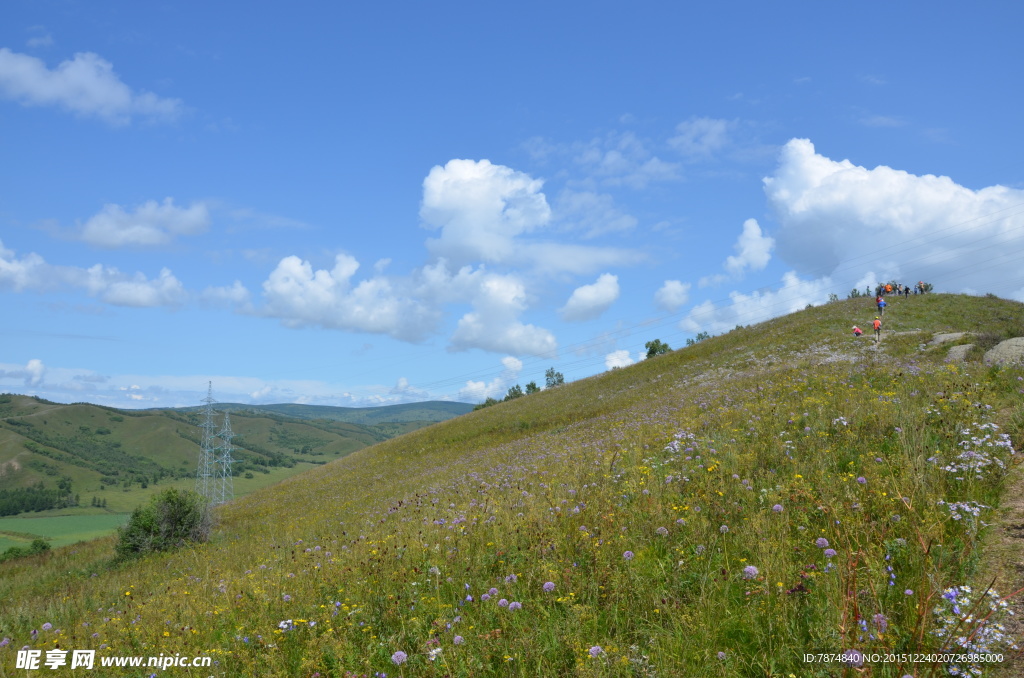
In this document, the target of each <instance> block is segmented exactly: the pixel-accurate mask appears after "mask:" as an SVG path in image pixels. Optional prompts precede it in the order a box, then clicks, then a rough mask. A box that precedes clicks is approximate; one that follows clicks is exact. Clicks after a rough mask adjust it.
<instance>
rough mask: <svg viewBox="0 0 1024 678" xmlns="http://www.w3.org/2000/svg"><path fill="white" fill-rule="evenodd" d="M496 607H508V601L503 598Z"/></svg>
mask: <svg viewBox="0 0 1024 678" xmlns="http://www.w3.org/2000/svg"><path fill="white" fill-rule="evenodd" d="M498 607H508V600H506V599H505V598H502V599H501V600H499V601H498Z"/></svg>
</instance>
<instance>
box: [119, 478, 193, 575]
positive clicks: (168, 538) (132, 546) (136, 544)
mask: <svg viewBox="0 0 1024 678" xmlns="http://www.w3.org/2000/svg"><path fill="white" fill-rule="evenodd" d="M104 501H106V500H104ZM211 522H212V521H211V516H210V507H209V503H208V502H207V500H206V499H205V498H204V497H203V496H201V495H199V494H197V493H196V492H193V491H191V490H178V489H176V488H173V487H172V488H169V489H166V490H164V491H163V492H161V493H160V494H158V495H156V496H154V497H153V498H152V499H151V500H150V502H149V504H147V505H145V506H140V507H138V508H137V509H135V510H134V511H132V515H131V517H130V518H129V519H128V523H127V524H125V526H124V527H122V528H120V529H119V530H118V535H117V544H116V545H115V547H114V549H115V550H116V552H117V556H118V558H121V559H125V558H134V557H138V556H143V555H146V554H147V553H150V552H153V551H166V550H168V549H172V548H177V547H179V546H183V545H185V544H186V543H188V542H203V541H206V540H207V539H209V537H210V529H211V528H212V524H211Z"/></svg>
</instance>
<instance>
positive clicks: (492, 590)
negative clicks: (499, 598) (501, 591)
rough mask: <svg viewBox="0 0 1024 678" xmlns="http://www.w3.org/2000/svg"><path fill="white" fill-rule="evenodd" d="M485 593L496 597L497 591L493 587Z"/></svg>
mask: <svg viewBox="0 0 1024 678" xmlns="http://www.w3.org/2000/svg"><path fill="white" fill-rule="evenodd" d="M487 592H488V593H490V594H491V595H492V596H496V595H498V589H496V588H494V587H491V588H489V589H487Z"/></svg>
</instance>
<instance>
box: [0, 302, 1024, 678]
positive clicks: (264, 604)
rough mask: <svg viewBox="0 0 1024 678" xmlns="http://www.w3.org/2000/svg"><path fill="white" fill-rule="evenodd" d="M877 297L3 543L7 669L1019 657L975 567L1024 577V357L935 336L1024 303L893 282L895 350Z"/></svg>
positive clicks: (710, 664) (812, 669)
mask: <svg viewBox="0 0 1024 678" xmlns="http://www.w3.org/2000/svg"><path fill="white" fill-rule="evenodd" d="M866 316H873V313H872V311H871V308H870V306H869V304H868V303H867V302H865V301H863V300H849V301H843V302H837V303H833V304H829V305H827V306H824V307H818V308H812V309H808V310H805V311H800V312H798V313H794V314H792V315H790V316H786V317H784V318H779V319H776V320H773V321H770V322H767V323H763V324H761V325H758V326H754V327H748V328H739V329H737V330H734V331H733V332H730V333H728V334H727V335H724V336H721V337H715V338H712V339H709V340H706V341H703V342H700V343H699V344H697V345H695V346H693V347H690V348H687V349H684V350H680V351H676V352H673V353H670V354H667V355H664V356H661V357H658V358H655V359H652V360H648V361H644V362H642V363H640V364H638V365H634V366H631V367H628V368H624V369H619V370H614V371H611V372H608V373H605V374H603V375H600V376H596V377H592V378H590V379H586V380H583V381H580V382H576V383H573V384H569V385H566V386H563V387H560V388H557V389H552V390H546V391H543V392H541V393H539V394H536V395H531V396H528V397H524V398H520V399H517V400H514V401H511V402H508V403H502V404H499V405H496V406H494V407H490V408H486V409H483V410H480V411H477V412H473V413H470V414H467V415H465V416H463V417H459V418H458V419H455V420H452V421H449V422H444V423H441V424H437V425H435V426H432V427H429V428H426V429H422V430H418V431H415V432H412V433H409V434H407V435H405V436H402V437H400V438H396V439H392V440H388V441H385V442H382V443H379V444H377V445H374V446H372V447H368V448H366V449H362V450H360V451H358V452H355V453H353V454H349V455H347V456H345V457H343V458H341V459H339V460H337V461H334V462H332V463H330V464H327V465H325V466H322V467H319V468H316V469H313V470H311V471H309V472H307V473H304V474H302V475H301V476H297V477H293V478H291V479H288V480H286V481H284V482H282V483H280V484H278V485H275V486H273V487H269V488H265V489H263V490H260V491H257V492H253V493H252V494H250V495H249V496H247V497H245V498H243V499H240V500H238V501H236V502H234V503H233V504H231V505H228V506H225V507H223V508H222V509H221V510H220V513H219V520H220V522H219V526H218V528H217V530H216V533H215V535H214V537H213V539H212V541H211V542H210V543H208V544H204V545H198V546H194V547H191V548H188V549H186V550H182V551H179V552H176V553H169V554H163V555H158V556H154V557H150V558H147V559H145V560H142V561H140V562H136V563H131V564H127V565H118V566H114V565H112V564H111V555H112V542H111V540H109V539H107V540H98V541H95V542H90V543H87V544H78V545H76V546H74V547H72V548H67V549H59V550H57V551H55V552H53V553H50V554H46V555H41V556H35V557H32V558H28V559H24V560H21V561H13V562H8V563H4V564H0V598H2V599H3V600H5V601H13V602H12V603H11V604H10V605H7V606H5V607H4V608H3V609H2V610H0V635H3V636H4V637H8V638H10V639H11V642H10V644H9V646H8V648H7V649H6V650H4V649H0V666H3V667H5V668H6V667H10V666H13V658H12V648H15V647H22V646H24V645H29V646H31V647H36V648H49V647H52V646H53V644H54V643H55V642H57V643H59V644H60V647H62V648H95V649H98V650H99V651H100V652H99V654H100V655H101V656H107V655H123V654H139V655H158V654H160V653H164V654H175V653H181V654H183V655H188V656H196V655H206V656H212V657H213V658H214V660H215V662H216V664H215V666H214V667H213V671H210V670H208V669H202V670H198V669H197V670H196V671H195V672H194V673H190V672H189V669H175V670H176V671H180V673H179V675H197V676H198V675H211V674H213V675H224V676H283V675H288V676H364V675H365V676H372V675H379V674H381V673H386V674H387V675H391V676H394V675H402V676H420V675H424V676H444V675H448V676H481V675H515V676H565V675H575V676H768V675H771V676H788V675H793V676H837V675H850V676H853V675H872V676H903V675H906V674H910V675H917V676H921V675H945V672H946V670H947V669H948V668H949V667H948V666H944V665H942V664H939V663H931V664H927V663H919V664H910V663H908V662H905V661H896V662H893V663H880V662H876V663H869V664H866V665H865V667H864V668H863V670H857V669H855V668H853V667H851V668H849V669H845V668H844V667H842V666H841V665H839V664H831V665H827V664H822V663H807V662H805V661H804V659H803V654H804V653H808V652H843V651H846V650H850V649H857V650H860V651H864V652H877V653H882V654H884V653H905V652H938V651H944V650H950V651H961V652H962V651H964V649H963V648H961V647H960V646H959V645H957V643H956V641H955V638H956V637H959V636H964V637H968V636H970V637H971V639H972V640H971V642H974V643H976V644H983V643H984V644H986V647H988V648H989V649H992V650H993V651H996V650H998V651H1003V652H1005V653H1006V654H1005V657H1006V658H1007V659H1009V658H1010V657H1011V656H1012V654H1013V653H1012V651H1008V650H1006V648H1005V645H1002V644H1001V641H1000V640H999V639H998V638H997V629H996V627H995V626H994V624H995V622H996V620H997V619H998V616H999V614H1000V613H999V612H994V613H993V614H992V615H991V616H987V615H989V608H988V607H987V603H986V601H987V600H988V599H987V598H986V596H985V591H986V589H987V587H988V585H989V584H990V583H991V582H992V581H993V579H994V580H995V585H994V588H995V590H997V591H998V592H1000V593H1002V594H1004V595H1006V594H1009V593H1010V592H1011V591H1012V590H1014V589H1016V588H1019V587H1020V585H1021V584H1020V583H1019V582H1017V581H1015V578H1019V577H1020V574H1019V573H1017V572H1014V571H1013V569H1012V568H1007V567H1005V566H1004V565H1003V564H1000V563H998V562H993V561H992V560H991V559H989V558H987V557H986V549H985V546H986V540H987V539H990V536H989V534H990V533H989V530H988V529H987V527H986V526H987V525H988V524H991V523H997V522H998V521H999V516H1000V506H1001V504H1002V502H1003V501H1004V499H1005V498H1006V496H1007V495H1006V491H1007V488H1008V487H1009V486H1010V485H1011V484H1012V483H1019V482H1020V479H1019V474H1020V469H1019V466H1018V461H1019V458H1020V457H1019V455H1017V454H1015V453H1014V449H1020V448H1021V444H1022V442H1024V405H1022V403H1024V399H1022V395H1024V371H1022V370H1021V369H1020V368H1003V369H999V368H990V367H987V366H985V365H983V364H981V363H980V362H970V361H969V362H967V363H963V364H948V363H946V362H945V360H944V358H945V352H944V350H940V349H935V348H930V347H926V346H923V345H924V344H925V343H926V342H927V340H928V339H929V338H930V336H931V333H932V332H936V331H949V330H975V331H985V332H990V333H992V335H993V336H1020V335H1024V306H1022V305H1021V304H1016V303H1013V302H1008V301H1005V300H998V299H988V298H973V297H964V296H956V295H929V296H925V297H911V298H909V299H904V300H899V301H896V302H894V303H893V304H892V305H891V306H890V309H889V310H888V312H887V314H886V320H887V323H886V324H887V327H888V328H889V329H892V330H894V331H899V332H901V333H900V334H891V335H887V336H886V338H885V340H884V341H883V342H882V344H881V346H880V347H879V348H876V347H875V346H874V344H873V343H872V342H871V341H870V339H868V338H861V339H854V338H853V337H852V336H850V335H849V334H848V330H849V327H850V326H851V325H852V324H854V323H855V322H856V323H864V321H865V317H866ZM997 427H998V428H997ZM965 586H971V587H973V588H972V589H971V590H970V591H968V590H967V589H965V588H964V587H965ZM54 591H60V595H54V594H53V592H54ZM992 602H993V605H995V606H996V607H997V608H998V607H999V605H1001V604H1002V602H1004V601H1002V600H1001V599H999V598H998V597H997V598H996V599H994V600H993V601H992ZM954 606H956V607H955V608H954ZM968 614H970V615H973V619H974V620H975V621H963V618H964V617H966V616H967V615H968ZM980 618H985V619H986V622H985V623H984V625H982V627H981V628H980V630H979V624H978V622H977V621H976V620H977V619H980ZM43 624H52V629H50V630H46V631H43V630H41V629H42V628H44V627H43ZM976 649H977V648H976ZM5 651H6V653H7V654H6V655H5V654H2V653H3V652H5ZM996 666H997V669H1001V670H1003V671H1004V674H1005V675H1010V673H1009V672H1012V671H1013V670H1014V669H1013V667H1012V666H1011V665H1010V664H1008V663H1003V664H999V665H996ZM964 668H966V667H964ZM982 668H983V669H984V670H986V671H988V670H989V669H990V666H988V665H985V666H982ZM54 675H60V672H59V671H58V672H54Z"/></svg>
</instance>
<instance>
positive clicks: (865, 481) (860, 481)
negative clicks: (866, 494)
mask: <svg viewBox="0 0 1024 678" xmlns="http://www.w3.org/2000/svg"><path fill="white" fill-rule="evenodd" d="M857 482H858V483H860V484H861V485H865V484H867V482H868V479H867V478H865V477H864V476H861V477H859V478H857Z"/></svg>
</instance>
